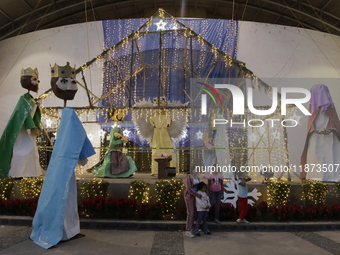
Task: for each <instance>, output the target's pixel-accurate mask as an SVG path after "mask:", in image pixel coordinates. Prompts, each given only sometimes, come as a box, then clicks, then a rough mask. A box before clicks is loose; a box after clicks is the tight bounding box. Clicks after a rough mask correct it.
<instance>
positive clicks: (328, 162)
mask: <svg viewBox="0 0 340 255" xmlns="http://www.w3.org/2000/svg"><path fill="white" fill-rule="evenodd" d="M309 110H310V111H311V105H310V107H309ZM323 131H324V132H323ZM325 131H326V132H325ZM327 131H328V132H327ZM339 141H340V122H339V118H338V115H337V113H336V110H335V108H334V107H332V106H328V107H327V109H326V110H325V112H324V114H323V113H322V112H321V108H319V109H318V110H316V111H315V112H313V114H312V115H311V116H309V117H308V127H307V137H306V142H305V147H304V150H303V153H302V156H301V166H302V171H301V173H300V176H301V177H302V178H307V179H311V180H316V181H325V182H339V181H340V166H339V167H338V169H337V171H336V167H337V165H335V164H340V142H339ZM305 164H308V165H309V171H307V169H306V168H305ZM311 164H316V166H315V167H314V169H313V171H311V169H312V165H311ZM318 164H319V165H320V166H321V169H318ZM323 164H325V165H323ZM323 166H326V168H327V169H326V168H324V169H323V168H322V167H323ZM332 167H333V169H331V168H332Z"/></svg>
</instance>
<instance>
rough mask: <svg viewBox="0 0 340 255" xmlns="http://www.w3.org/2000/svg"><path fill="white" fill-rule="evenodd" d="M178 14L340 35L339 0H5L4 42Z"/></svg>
mask: <svg viewBox="0 0 340 255" xmlns="http://www.w3.org/2000/svg"><path fill="white" fill-rule="evenodd" d="M158 8H163V9H164V10H165V11H167V12H169V13H170V14H172V15H173V16H175V17H190V18H192V17H195V18H215V19H232V18H233V19H235V20H244V21H255V22H264V23H270V24H279V25H287V26H295V27H302V28H308V29H313V30H317V31H322V32H327V33H331V34H336V35H340V1H339V0H126V1H125V0H1V1H0V40H4V39H6V38H10V37H14V36H17V35H20V34H25V33H29V32H32V31H35V30H41V29H46V28H52V27H58V26H64V25H70V24H75V23H83V22H86V20H87V21H94V20H107V19H127V18H149V17H150V16H152V15H153V14H154V13H155V12H156V11H157V9H158Z"/></svg>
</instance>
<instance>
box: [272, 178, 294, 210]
mask: <svg viewBox="0 0 340 255" xmlns="http://www.w3.org/2000/svg"><path fill="white" fill-rule="evenodd" d="M267 184H268V186H267V196H268V200H267V202H268V205H269V206H274V205H275V206H280V205H281V206H283V205H284V204H286V203H287V200H288V195H289V192H290V184H289V183H286V182H282V181H269V182H268V183H267Z"/></svg>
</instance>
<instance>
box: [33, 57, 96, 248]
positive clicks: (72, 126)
mask: <svg viewBox="0 0 340 255" xmlns="http://www.w3.org/2000/svg"><path fill="white" fill-rule="evenodd" d="M51 74H52V78H51V86H52V90H53V92H54V93H55V95H56V96H57V97H58V98H60V99H63V100H64V105H66V101H67V100H72V99H73V98H74V96H75V94H76V92H77V84H76V81H75V78H76V74H75V68H72V67H71V66H70V65H69V63H67V65H66V66H58V65H57V64H55V65H54V66H53V67H52V68H51ZM94 154H95V151H94V149H93V147H92V144H91V142H90V141H89V139H88V138H87V135H86V132H85V129H84V127H83V125H82V123H81V122H80V120H79V118H78V116H77V114H76V113H75V111H74V110H73V109H70V108H68V107H65V108H64V109H63V111H62V116H61V119H60V124H59V128H58V136H57V139H56V142H55V144H54V148H53V152H52V156H51V160H50V162H49V165H48V168H47V171H46V176H45V181H44V184H43V187H42V190H41V194H40V197H39V201H38V207H37V211H36V213H35V216H34V219H33V231H32V233H31V239H32V240H33V241H34V242H35V243H36V244H38V245H40V246H41V247H43V248H45V249H48V248H50V247H52V246H54V245H56V244H57V243H58V242H59V241H61V240H68V239H70V238H72V237H74V236H77V235H78V234H79V233H80V225H79V215H78V203H77V185H76V178H75V173H74V170H75V167H76V165H77V163H78V162H79V163H80V164H86V162H87V158H88V157H90V156H92V155H94Z"/></svg>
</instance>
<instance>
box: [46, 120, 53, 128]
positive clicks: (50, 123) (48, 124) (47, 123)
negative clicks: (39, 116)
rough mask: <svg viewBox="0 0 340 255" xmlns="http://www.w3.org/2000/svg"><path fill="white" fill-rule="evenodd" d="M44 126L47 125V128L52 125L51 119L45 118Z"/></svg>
mask: <svg viewBox="0 0 340 255" xmlns="http://www.w3.org/2000/svg"><path fill="white" fill-rule="evenodd" d="M46 127H48V128H50V127H52V120H51V119H47V120H46Z"/></svg>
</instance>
